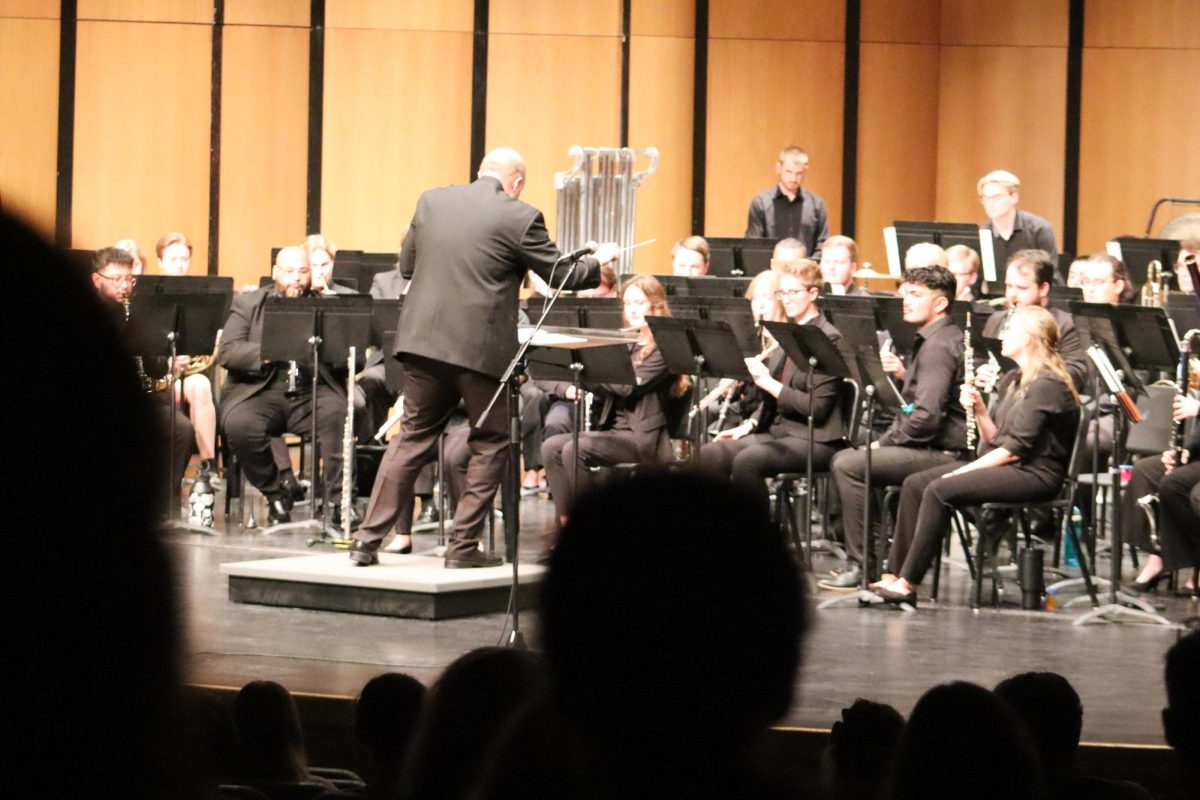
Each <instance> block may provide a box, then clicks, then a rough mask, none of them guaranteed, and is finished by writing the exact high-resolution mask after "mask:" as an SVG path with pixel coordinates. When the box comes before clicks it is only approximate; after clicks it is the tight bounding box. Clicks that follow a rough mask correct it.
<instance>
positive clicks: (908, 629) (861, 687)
mask: <svg viewBox="0 0 1200 800" xmlns="http://www.w3.org/2000/svg"><path fill="white" fill-rule="evenodd" d="M522 519H523V524H522V533H523V542H522V547H521V551H522V560H523V561H525V560H528V561H529V562H531V563H532V561H533V559H534V558H535V557H536V555H537V553H538V552H539V551H540V548H541V538H542V534H543V533H544V532H545V531H546V530H547V529H548V526H549V524H550V520H551V511H550V506H549V503H548V502H547V501H546V500H545V499H544V498H540V497H539V498H526V499H525V500H523V501H522ZM221 525H222V522H221V520H218V528H217V535H216V536H200V535H195V534H189V533H182V532H171V533H167V534H165V536H166V540H167V542H168V544H169V547H170V550H171V552H172V554H173V556H174V557H175V559H176V562H177V568H178V574H179V577H180V582H181V586H182V589H181V594H182V599H183V602H184V604H185V614H186V620H187V627H188V633H187V635H188V641H187V652H188V663H187V679H188V681H189V682H190V683H194V684H199V685H207V686H224V687H232V688H237V687H239V686H241V685H243V684H244V683H246V682H247V681H250V680H255V679H269V680H275V681H279V682H280V683H282V684H283V685H285V686H287V687H288V688H289V689H290V690H292V691H294V692H303V693H309V694H317V695H332V696H343V697H353V696H354V695H355V694H357V692H358V690H359V689H360V688H361V687H362V685H363V684H364V683H365V682H366V681H367V680H369V679H370V678H371V677H373V676H374V675H377V674H379V673H381V672H389V671H396V672H407V673H410V674H412V675H414V676H415V677H417V678H419V679H420V680H422V681H424V682H426V683H429V682H432V681H433V680H434V679H436V677H437V676H438V675H439V674H440V672H441V671H442V670H443V669H444V668H445V667H446V665H447V664H449V663H450V662H451V661H453V660H454V659H455V658H457V657H458V656H460V655H462V654H463V653H465V652H466V651H468V650H471V649H472V648H475V647H480V646H485V645H495V644H498V643H501V642H502V641H503V640H504V638H505V634H506V632H507V627H506V623H507V620H506V618H505V615H503V614H486V615H482V616H477V617H467V618H461V619H450V620H441V621H425V620H416V619H398V618H393V617H375V616H365V615H358V614H348V613H338V612H329V611H308V610H301V609H292V608H278V607H271V606H256V605H246V604H239V603H234V602H232V601H230V600H229V596H228V582H227V580H228V579H227V578H226V576H224V575H221V574H220V573H219V569H220V565H221V564H223V563H226V562H234V561H251V560H258V559H264V558H276V557H292V556H297V555H304V554H317V553H322V552H325V553H328V552H330V550H331V548H329V547H327V546H322V545H317V546H314V547H312V548H309V547H307V546H306V541H307V538H308V536H307V535H306V534H300V533H285V534H280V535H277V536H266V535H263V534H262V533H259V532H256V531H245V532H224V530H223V529H222V527H221ZM497 527H498V528H500V526H497ZM497 538H498V540H500V541H502V539H503V537H502V534H501V532H500V531H499V530H498V533H497ZM416 544H417V549H418V550H422V549H426V548H430V547H433V546H434V545H435V544H436V533H433V534H418V535H417V538H416ZM615 546H620V547H627V548H629V549H630V550H631V553H630V555H631V557H635V558H636V556H637V553H636V550H637V545H636V543H633V542H622V541H617V542H615ZM714 557H719V554H715V555H714ZM828 567H829V564H826V563H823V562H821V561H820V560H818V563H817V565H816V570H817V571H818V573H819V572H820V571H821V570H822V569H827V568H828ZM1107 569H1108V565H1107V561H1105V560H1103V559H1102V560H1101V562H1100V570H1101V573H1102V574H1107ZM943 570H946V571H944V572H943V580H942V595H943V599H942V602H940V603H938V604H932V603H929V602H928V601H924V602H922V604H921V605H920V607H919V608H918V610H917V612H916V613H915V614H904V613H901V612H900V611H898V610H897V609H892V608H870V609H860V608H858V607H857V606H856V605H846V606H840V607H835V608H832V609H828V610H825V611H821V612H814V618H815V624H814V626H813V628H812V632H811V634H810V635H809V637H808V639H807V640H806V642H805V647H804V663H803V667H802V671H801V674H800V676H798V679H797V680H798V687H799V688H798V693H797V699H796V703H795V704H794V706H793V708H792V709H791V711H790V712H789V714H788V715H787V717H786V718H785V719H784V720H782V721H781V723H780V724H781V725H784V726H792V727H805V728H828V727H830V726H831V725H832V724H833V722H834V721H835V720H837V719H838V718H839V715H840V710H841V709H842V708H843V707H844V706H847V705H849V704H850V703H852V702H853V701H854V699H855V698H857V697H866V698H870V699H872V700H878V701H882V702H887V703H891V704H892V705H894V706H896V707H897V708H898V709H900V711H901V712H902V713H905V714H907V713H908V712H909V710H910V709H911V708H912V706H913V704H914V703H915V702H916V700H917V698H918V697H919V696H920V695H921V694H922V692H924V691H925V690H926V689H928V688H929V687H930V686H933V685H935V684H937V683H941V682H945V681H950V680H969V681H974V682H976V683H980V684H982V685H984V686H992V685H994V684H995V683H997V682H998V681H1000V680H1001V679H1003V678H1005V677H1007V676H1009V675H1012V674H1014V673H1016V672H1022V671H1026V670H1051V671H1054V672H1059V673H1062V674H1063V675H1065V676H1066V677H1067V678H1068V679H1070V681H1071V682H1072V683H1073V684H1074V686H1075V688H1076V689H1077V690H1078V692H1079V694H1080V696H1081V697H1082V699H1083V705H1084V722H1083V738H1084V740H1085V741H1089V742H1105V743H1123V744H1162V743H1163V740H1162V733H1161V724H1160V718H1159V711H1160V709H1161V708H1162V706H1163V705H1164V693H1163V688H1162V662H1163V656H1164V654H1165V652H1166V650H1167V648H1168V647H1170V645H1171V644H1172V643H1173V642H1174V641H1175V639H1176V637H1177V636H1178V634H1179V629H1178V628H1177V627H1176V628H1165V627H1158V626H1151V625H1145V624H1136V623H1135V624H1122V625H1113V624H1098V625H1089V626H1085V627H1074V626H1072V625H1071V621H1072V620H1073V619H1074V618H1075V617H1076V616H1077V615H1079V614H1082V613H1083V612H1084V611H1086V610H1087V608H1088V606H1087V605H1086V604H1084V605H1081V606H1077V607H1073V608H1071V609H1068V610H1062V609H1060V610H1059V611H1057V612H1056V613H1054V614H1045V613H1033V612H1022V611H1019V610H1017V609H1015V608H1012V607H1009V608H1005V609H1004V610H1001V611H996V610H991V609H986V610H983V611H980V612H978V613H975V612H972V611H971V610H970V608H969V607H968V604H967V590H968V588H969V586H970V580H969V576H968V575H967V573H966V572H965V571H960V570H958V569H952V570H951V569H950V568H948V567H945V566H944V567H943ZM1126 571H1127V575H1129V576H1132V568H1131V567H1130V566H1129V565H1128V564H1127V565H1126ZM928 583H929V581H928V580H927V581H926V584H928ZM923 588H926V589H927V586H926V587H923ZM1013 589H1014V590H1015V587H1013ZM824 596H830V595H824ZM1150 597H1151V598H1155V600H1154V602H1156V603H1161V604H1162V605H1163V606H1164V610H1163V612H1162V613H1163V614H1164V615H1165V616H1167V617H1168V618H1169V619H1171V620H1174V621H1182V620H1183V619H1185V618H1187V617H1190V616H1193V615H1196V614H1197V613H1200V607H1198V606H1197V605H1196V604H1195V603H1194V602H1193V601H1191V600H1188V599H1182V598H1174V597H1170V596H1164V595H1163V590H1162V589H1160V590H1159V593H1158V594H1157V595H1150ZM923 599H924V598H923ZM1102 600H1103V598H1102ZM1009 602H1010V603H1011V602H1012V600H1011V596H1010V600H1009ZM521 626H522V629H523V630H524V631H525V632H526V634H527V637H528V639H529V641H530V642H531V643H533V644H534V645H535V646H536V642H537V616H536V614H535V613H522V615H521Z"/></svg>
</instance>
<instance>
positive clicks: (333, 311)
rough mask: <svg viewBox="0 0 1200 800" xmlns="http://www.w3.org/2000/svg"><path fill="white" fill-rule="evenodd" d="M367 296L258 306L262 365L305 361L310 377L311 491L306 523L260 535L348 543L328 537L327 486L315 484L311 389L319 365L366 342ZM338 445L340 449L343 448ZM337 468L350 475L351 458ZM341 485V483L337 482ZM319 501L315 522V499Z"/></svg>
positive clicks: (317, 447)
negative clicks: (305, 535) (294, 534)
mask: <svg viewBox="0 0 1200 800" xmlns="http://www.w3.org/2000/svg"><path fill="white" fill-rule="evenodd" d="M371 303H372V299H371V296H370V295H333V296H323V297H312V296H307V297H268V298H267V300H266V302H265V303H264V304H263V327H262V344H261V356H262V359H263V360H264V361H276V362H282V361H295V362H297V363H299V362H301V361H305V360H307V361H308V363H309V369H310V371H311V377H310V397H309V403H310V404H311V411H310V428H309V436H310V437H311V441H312V458H311V459H310V460H309V485H310V486H311V487H312V497H313V498H314V504H311V505H310V506H309V518H308V519H307V520H299V521H296V522H284V523H280V524H278V525H272V526H271V527H269V528H265V529H264V530H263V533H268V534H274V533H280V532H284V531H292V530H312V531H314V532H316V533H318V534H319V536H318V538H316V539H312V540H310V541H309V542H308V544H309V545H313V544H316V543H318V542H332V543H333V544H335V545H339V546H342V547H348V546H349V545H350V542H349V540H345V539H337V538H334V537H330V536H329V530H328V528H329V525H328V514H329V503H328V502H327V501H328V499H329V498H328V490H329V487H328V486H325V485H324V482H323V481H322V480H321V474H322V470H321V469H320V463H321V443H320V441H319V439H318V436H317V414H318V410H319V403H318V399H317V387H318V385H319V383H320V370H321V362H322V360H324V359H325V358H327V357H328V356H332V355H335V356H336V357H337V363H340V362H341V360H342V354H343V353H344V354H347V355H348V354H349V351H350V348H351V347H354V348H356V352H361V351H362V349H363V348H364V347H365V346H366V345H367V344H369V343H370V342H371ZM343 446H345V444H344V443H343ZM342 469H343V471H344V470H353V469H354V464H353V459H349V463H344V464H342ZM343 482H344V480H343ZM318 496H320V497H321V499H322V501H323V502H322V509H321V519H320V520H318V519H317V515H316V505H315V498H316V497H318Z"/></svg>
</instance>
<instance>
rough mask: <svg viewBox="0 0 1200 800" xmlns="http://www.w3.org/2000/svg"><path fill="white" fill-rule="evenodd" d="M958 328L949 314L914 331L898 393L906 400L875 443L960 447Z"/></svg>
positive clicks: (963, 441) (963, 429) (963, 428)
mask: <svg viewBox="0 0 1200 800" xmlns="http://www.w3.org/2000/svg"><path fill="white" fill-rule="evenodd" d="M962 357H963V334H962V330H961V329H960V328H959V327H958V326H957V325H955V324H954V321H953V320H951V319H950V317H943V318H941V319H939V320H937V321H936V322H933V323H930V324H929V325H928V326H927V327H925V328H924V329H922V330H919V331H917V335H916V338H915V340H914V341H913V354H912V357H911V359H910V363H909V365H908V370H907V372H906V373H905V376H904V388H903V389H902V390H901V392H900V394H901V395H902V396H903V397H904V400H905V402H906V403H912V404H913V409H912V411H911V412H910V413H908V414H898V415H896V419H895V420H894V421H893V422H892V426H891V427H890V428H888V429H887V431H885V432H884V434H883V435H882V436H880V437H879V446H880V447H884V446H888V445H890V446H900V447H928V448H932V449H934V450H965V449H966V447H967V424H966V411H965V410H964V409H963V407H962V404H961V403H959V402H958V394H959V389H960V384H961V382H962Z"/></svg>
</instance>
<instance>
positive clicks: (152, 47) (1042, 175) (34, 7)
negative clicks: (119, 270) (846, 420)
mask: <svg viewBox="0 0 1200 800" xmlns="http://www.w3.org/2000/svg"><path fill="white" fill-rule="evenodd" d="M1197 29H1200V3H1196V2H1195V0H1086V2H1083V0H155V1H154V2H149V0H0V103H3V107H4V108H5V109H6V115H5V119H4V121H3V122H2V123H0V203H3V206H4V207H5V208H6V209H9V210H11V211H14V212H16V213H18V214H20V215H22V216H24V217H26V218H27V219H29V220H31V221H32V222H33V223H34V224H35V225H36V226H37V227H39V228H40V229H41V230H42V231H44V232H45V233H46V234H47V235H48V236H51V237H56V238H57V239H58V241H59V242H60V243H61V244H64V245H70V246H74V247H87V248H92V247H98V246H102V245H106V244H110V243H112V242H114V241H116V240H117V239H120V238H124V237H130V236H132V237H134V238H136V239H137V240H138V241H139V242H141V243H142V246H143V248H144V249H147V250H150V249H151V248H152V246H153V243H154V241H155V240H156V239H157V237H158V236H159V234H161V233H162V232H164V231H166V230H181V231H184V232H186V233H187V234H188V235H189V236H190V237H191V239H192V241H193V242H194V244H195V246H196V253H195V256H194V267H193V269H194V270H195V271H198V272H203V271H205V269H206V268H208V269H209V270H211V271H214V272H219V273H220V274H223V275H231V276H234V278H235V279H236V280H237V282H238V283H239V284H242V283H251V282H254V281H256V279H257V276H259V275H261V274H263V273H264V272H265V271H266V269H267V267H268V259H269V250H270V247H271V246H272V245H278V244H282V243H287V242H295V241H298V240H299V239H300V238H301V237H302V236H304V235H305V234H306V233H308V232H310V231H313V230H320V231H322V232H323V233H325V234H327V235H329V236H330V237H331V238H332V239H333V240H334V241H336V242H337V243H339V245H341V246H343V247H348V248H356V249H365V250H375V251H382V250H392V249H395V248H396V246H397V244H398V241H399V236H400V232H401V230H402V228H403V227H404V225H405V223H406V222H407V220H408V218H409V216H410V215H411V213H412V208H413V204H414V202H415V200H416V198H417V196H418V195H419V194H420V192H421V191H423V190H424V189H426V188H429V187H432V186H437V185H443V184H447V183H454V182H462V181H466V180H468V179H469V178H470V176H471V174H472V172H473V170H474V167H475V162H476V160H477V158H478V155H479V154H481V153H482V152H484V151H485V150H486V149H489V148H491V147H495V146H499V145H512V146H515V147H517V148H518V149H520V150H521V151H522V152H523V154H524V155H525V157H526V160H527V161H528V166H529V179H530V182H529V188H528V190H527V193H526V196H525V197H526V199H527V200H529V201H530V202H532V203H533V204H535V205H537V206H538V207H540V208H542V209H543V210H544V211H545V213H546V216H547V221H548V223H549V224H550V226H551V230H552V231H553V229H554V224H555V208H554V189H553V183H552V180H553V173H554V172H555V171H556V170H562V169H565V168H566V167H567V166H569V159H568V158H567V154H566V152H567V148H568V147H569V146H571V145H573V144H580V145H585V146H616V145H621V144H628V145H629V146H631V147H635V148H644V147H647V146H651V145H653V146H655V147H657V148H658V149H659V150H660V152H661V153H662V164H661V168H660V172H659V173H658V174H656V175H655V176H653V177H652V178H651V179H650V180H649V181H648V182H647V183H646V185H645V187H644V188H643V189H642V191H641V193H640V195H639V199H638V202H639V209H638V223H637V235H638V237H639V238H642V239H644V238H650V237H656V238H657V239H658V242H657V244H656V245H654V246H652V247H647V248H643V249H641V250H639V251H638V253H637V256H636V259H637V261H636V269H638V270H639V271H644V272H661V271H665V270H666V269H667V266H668V258H669V256H668V253H669V249H670V244H671V243H672V242H673V241H674V240H676V239H678V238H680V237H682V236H685V235H687V234H690V233H692V232H703V233H706V234H710V235H720V236H737V235H740V234H741V233H742V232H743V230H744V226H745V214H746V207H747V204H748V202H749V199H750V197H751V196H752V195H753V194H754V193H756V192H758V191H760V190H761V189H763V188H766V187H768V186H770V185H772V184H773V182H774V178H775V176H774V172H773V163H774V160H775V156H776V154H777V152H778V150H779V149H780V148H781V147H782V146H784V145H787V144H792V143H797V144H801V145H803V146H805V147H806V148H807V149H808V150H809V152H810V156H811V163H812V166H811V169H810V171H809V175H808V178H807V180H806V185H807V186H809V187H810V188H811V189H813V190H814V191H816V192H817V193H818V194H820V195H822V196H823V197H824V198H825V199H826V201H827V202H828V203H829V207H830V217H831V227H832V230H833V231H835V232H838V231H845V232H848V233H852V234H853V235H855V236H856V238H857V239H859V241H860V242H861V243H862V246H863V256H864V258H865V259H866V260H870V261H874V262H877V263H878V262H882V261H883V259H884V254H883V246H882V235H881V229H882V227H883V226H885V225H886V224H889V223H890V222H891V221H892V220H894V219H929V218H936V219H942V220H954V221H970V220H975V221H980V220H982V219H983V214H982V209H981V208H980V207H979V205H978V201H977V198H976V196H975V181H976V180H977V178H978V177H979V176H981V175H983V174H984V173H985V172H987V171H989V170H991V169H995V168H1003V169H1008V170H1011V171H1013V172H1015V173H1017V174H1018V175H1019V176H1021V178H1022V180H1023V190H1022V206H1023V207H1024V208H1027V209H1028V210H1031V211H1034V212H1036V213H1038V214H1041V215H1043V216H1045V217H1046V218H1048V219H1049V220H1050V221H1051V222H1052V223H1053V224H1054V226H1055V229H1056V230H1057V231H1058V234H1059V242H1060V249H1063V250H1072V249H1073V250H1075V251H1076V252H1092V251H1096V250H1099V249H1101V248H1102V247H1103V243H1104V241H1105V240H1106V239H1107V238H1109V237H1112V236H1115V235H1119V234H1128V233H1140V232H1141V231H1142V229H1143V228H1144V226H1145V222H1146V218H1147V214H1148V211H1149V208H1150V206H1151V204H1152V202H1153V201H1154V199H1156V198H1157V197H1159V196H1164V195H1176V196H1196V195H1200V134H1198V133H1197V132H1196V131H1197V126H1196V124H1195V123H1194V121H1193V120H1191V119H1190V117H1189V112H1190V110H1191V102H1190V93H1189V89H1190V88H1191V86H1192V84H1193V83H1194V78H1195V74H1196V68H1195V64H1197V63H1200V44H1198V43H1197V41H1196V39H1195V37H1194V36H1190V35H1189V32H1190V31H1195V30H1197ZM698 33H699V35H698ZM1073 43H1074V44H1073ZM1072 59H1074V62H1072ZM1072 63H1076V64H1078V65H1079V69H1078V70H1076V71H1075V72H1072V69H1071V68H1070V64H1072ZM698 70H699V71H700V72H701V74H700V75H699V76H697V71H698ZM698 77H699V80H697V78H698ZM1069 98H1072V99H1074V98H1077V100H1075V102H1070V101H1069ZM848 106H849V110H848V109H847V107H848ZM848 111H849V113H848ZM848 121H849V122H850V123H852V124H850V125H849V126H848V124H847V123H848ZM698 150H699V151H700V152H697V151H698ZM1168 216H1170V215H1168ZM1064 238H1065V241H1064ZM1072 240H1074V241H1072Z"/></svg>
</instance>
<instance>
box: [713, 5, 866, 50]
mask: <svg viewBox="0 0 1200 800" xmlns="http://www.w3.org/2000/svg"><path fill="white" fill-rule="evenodd" d="M708 31H709V36H711V37H712V38H714V39H773V40H779V39H793V40H803V41H808V42H840V41H842V40H844V39H845V37H846V4H845V1H844V0H788V2H782V3H781V2H779V0H710V2H709V6H708Z"/></svg>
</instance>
